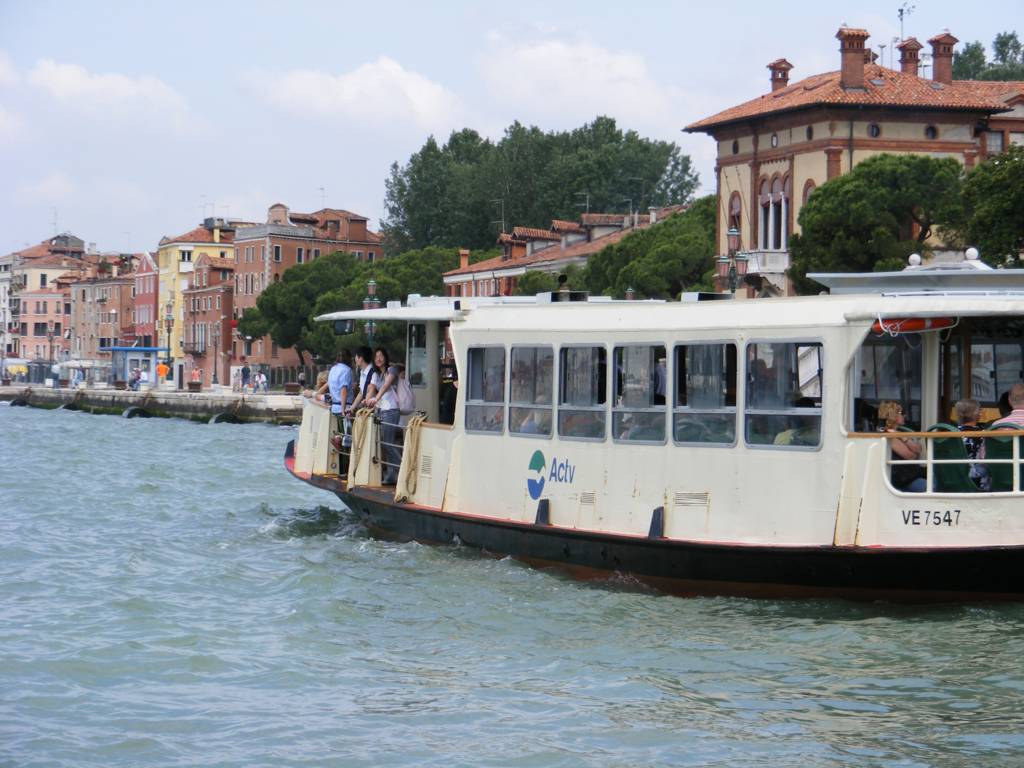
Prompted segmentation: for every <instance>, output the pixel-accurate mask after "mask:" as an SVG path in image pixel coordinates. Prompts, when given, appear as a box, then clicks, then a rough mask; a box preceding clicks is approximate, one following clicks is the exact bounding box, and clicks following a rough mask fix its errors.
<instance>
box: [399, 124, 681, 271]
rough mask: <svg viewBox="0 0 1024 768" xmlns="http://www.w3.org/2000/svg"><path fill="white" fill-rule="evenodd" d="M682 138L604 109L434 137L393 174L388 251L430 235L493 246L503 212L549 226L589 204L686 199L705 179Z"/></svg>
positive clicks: (436, 240)
mask: <svg viewBox="0 0 1024 768" xmlns="http://www.w3.org/2000/svg"><path fill="white" fill-rule="evenodd" d="M697 184H698V179H697V174H696V173H695V172H694V170H693V166H692V163H691V162H690V158H689V157H687V156H685V155H682V154H681V153H680V151H679V148H678V147H676V145H675V144H672V143H670V142H664V141H654V140H650V139H645V138H642V137H641V136H640V135H639V134H637V133H636V132H635V131H622V130H621V129H620V128H619V127H618V126H617V124H616V122H615V120H613V119H612V118H609V117H598V118H596V119H595V120H594V121H593V122H592V123H588V124H586V125H584V126H582V127H580V128H577V129H575V130H573V131H569V132H551V133H545V132H544V131H541V130H540V129H539V128H537V127H535V126H524V125H522V124H521V123H519V122H515V123H513V124H512V125H510V126H509V127H508V128H506V129H505V132H504V135H503V136H502V138H501V139H500V140H499V141H498V142H496V143H492V142H490V141H487V140H484V139H481V138H480V136H479V135H478V134H477V133H476V132H475V131H472V130H469V129H464V130H462V131H458V132H456V133H453V134H452V135H451V137H449V139H448V142H447V143H446V144H444V145H443V146H439V145H438V143H437V141H436V140H435V139H434V138H433V137H431V138H429V139H427V142H426V143H425V144H424V145H423V147H422V148H420V150H419V151H417V152H416V153H414V154H413V155H412V156H411V157H410V158H409V161H408V163H406V164H405V165H404V166H401V165H399V164H398V163H395V164H394V165H392V167H391V172H390V175H389V178H388V179H387V181H386V189H387V193H386V200H385V207H386V211H387V223H386V225H385V226H384V232H385V237H386V242H387V244H388V249H389V250H388V252H389V253H395V252H400V251H402V250H408V249H417V248H423V247H426V246H428V245H438V246H447V247H456V246H464V247H469V248H473V249H477V248H482V247H490V246H492V245H493V244H494V241H495V239H496V237H497V234H498V230H499V227H500V225H499V224H496V222H500V221H501V220H502V219H504V223H505V226H506V230H507V229H508V227H510V226H513V225H522V226H530V227H547V226H548V224H549V223H550V221H551V219H556V218H561V219H566V218H576V217H577V216H578V214H579V212H580V208H581V207H583V206H584V205H589V208H590V210H595V211H625V210H628V209H630V208H632V209H633V210H637V209H639V210H643V209H645V208H646V207H647V206H649V205H665V204H670V203H685V202H687V201H688V200H689V199H690V198H691V197H692V195H693V191H694V190H695V189H696V188H697Z"/></svg>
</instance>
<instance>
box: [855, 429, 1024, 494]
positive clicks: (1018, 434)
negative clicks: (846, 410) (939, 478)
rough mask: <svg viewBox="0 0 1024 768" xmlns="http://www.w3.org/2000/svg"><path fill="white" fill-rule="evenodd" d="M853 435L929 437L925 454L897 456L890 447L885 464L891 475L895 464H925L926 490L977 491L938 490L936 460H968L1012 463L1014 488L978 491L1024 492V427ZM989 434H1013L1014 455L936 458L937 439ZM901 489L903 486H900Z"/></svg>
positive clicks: (970, 462)
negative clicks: (1023, 442) (1023, 462)
mask: <svg viewBox="0 0 1024 768" xmlns="http://www.w3.org/2000/svg"><path fill="white" fill-rule="evenodd" d="M850 436H852V437H857V438H866V437H874V438H883V439H885V440H907V439H913V440H918V439H923V440H924V441H925V443H924V445H925V455H924V456H919V457H918V458H916V459H894V458H893V456H892V451H891V450H890V451H887V452H886V453H887V455H886V458H885V465H886V467H887V468H889V469H888V470H887V476H888V477H891V468H892V467H894V466H906V465H910V466H922V465H923V466H924V470H925V490H924V491H922V493H942V494H963V493H973V491H935V490H933V489H934V487H935V484H934V480H935V476H934V474H935V473H934V471H933V468H934V466H935V465H936V464H954V465H963V464H966V465H967V466H968V467H971V466H973V465H975V464H980V465H982V466H989V465H992V464H1009V465H1010V466H1011V472H1010V477H1011V481H1010V489H1009V490H1008V491H982V490H981V489H979V490H978V491H977V493H999V494H1015V495H1022V494H1024V491H1022V490H1020V489H1021V483H1020V480H1021V459H1022V456H1021V441H1020V440H1019V439H1016V438H1022V437H1024V429H981V430H976V431H970V432H959V431H957V432H945V431H943V432H874V433H867V432H859V433H850ZM968 437H969V438H972V439H976V438H986V437H999V438H1011V442H1010V447H1011V456H1010V458H1006V459H990V458H987V457H986V458H984V459H971V458H966V459H936V458H935V443H934V441H935V440H948V439H957V440H963V439H964V438H968ZM897 490H899V489H897Z"/></svg>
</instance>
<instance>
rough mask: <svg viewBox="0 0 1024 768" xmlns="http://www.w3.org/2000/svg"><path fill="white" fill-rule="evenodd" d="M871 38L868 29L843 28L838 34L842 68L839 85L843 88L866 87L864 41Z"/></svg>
mask: <svg viewBox="0 0 1024 768" xmlns="http://www.w3.org/2000/svg"><path fill="white" fill-rule="evenodd" d="M869 37H870V35H869V34H868V32H867V30H866V29H854V28H853V27H847V26H842V27H840V28H839V31H838V32H836V38H837V39H838V40H839V53H840V57H841V60H842V66H841V69H840V74H839V84H840V85H841V86H842V87H843V88H863V87H864V41H865V40H867V39H868V38H869Z"/></svg>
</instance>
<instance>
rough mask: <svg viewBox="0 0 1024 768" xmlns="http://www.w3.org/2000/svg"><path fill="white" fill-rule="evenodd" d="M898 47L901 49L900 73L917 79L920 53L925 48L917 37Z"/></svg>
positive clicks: (910, 38)
mask: <svg viewBox="0 0 1024 768" xmlns="http://www.w3.org/2000/svg"><path fill="white" fill-rule="evenodd" d="M896 47H897V48H899V49H900V72H902V73H903V74H905V75H913V76H914V77H917V67H918V64H919V63H920V58H919V56H918V52H919V51H920V50H921V49H922V48H924V46H923V45H921V44H920V43H919V42H918V41H917V38H916V37H908V38H907V39H906V40H904V41H903V42H902V43H900V44H899V45H897V46H896Z"/></svg>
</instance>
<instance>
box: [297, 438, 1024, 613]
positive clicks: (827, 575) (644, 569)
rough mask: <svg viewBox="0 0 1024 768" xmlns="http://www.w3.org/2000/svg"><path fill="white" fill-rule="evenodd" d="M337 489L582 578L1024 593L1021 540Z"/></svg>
mask: <svg viewBox="0 0 1024 768" xmlns="http://www.w3.org/2000/svg"><path fill="white" fill-rule="evenodd" d="M285 464H286V466H287V467H288V468H289V471H292V474H293V475H295V476H296V477H298V478H299V479H301V480H303V481H305V482H309V483H311V484H313V485H315V486H317V487H319V488H323V489H325V490H330V491H333V492H335V493H336V494H337V495H338V497H339V498H340V499H341V501H342V502H344V503H345V505H346V506H347V507H348V508H349V509H351V510H352V511H353V512H354V513H355V514H357V515H358V516H359V517H360V519H361V520H362V521H363V523H364V524H365V525H366V526H367V528H368V529H369V530H370V531H371V532H372V533H374V534H375V535H378V536H381V537H384V538H390V539H398V540H415V541H419V542H423V543H431V544H449V545H450V544H459V545H462V546H468V547H473V548H477V549H480V550H482V551H484V552H486V553H489V554H492V555H497V556H506V555H507V556H512V557H515V558H516V559H519V560H523V561H525V562H528V563H531V564H534V565H538V566H541V567H547V566H556V567H558V568H559V569H561V570H565V571H567V572H570V573H572V574H574V575H577V576H581V577H584V578H594V577H596V578H609V577H613V576H615V575H622V576H626V577H629V578H634V579H636V580H637V581H640V582H643V583H646V584H649V585H651V586H654V587H655V588H657V589H660V590H663V591H666V592H671V593H674V594H729V595H747V596H770V597H801V596H803V597H813V596H827V597H845V598H851V599H888V600H898V601H913V602H925V601H928V602H931V601H962V600H1020V599H1024V547H973V548H932V549H927V548H914V549H910V548H884V547H835V546H800V547H780V546H769V545H749V544H731V543H725V544H709V543H704V542H691V541H679V540H674V539H665V538H649V537H641V536H622V535H616V534H611V533H604V532H595V531H584V530H578V529H571V528H561V527H557V526H552V525H545V524H528V523H520V522H513V521H508V520H500V519H495V518H488V517H482V516H476V515H468V514H460V513H452V512H442V511H439V510H436V509H431V508H426V507H419V506H416V505H413V504H402V503H396V502H395V501H394V498H393V495H394V494H393V492H392V491H391V490H390V489H387V490H379V489H374V488H361V487H360V488H352V489H347V488H345V487H344V484H343V483H342V482H341V481H340V480H337V479H332V478H325V477H315V478H311V477H304V476H302V475H298V474H296V473H295V472H294V471H293V470H292V468H291V466H289V458H288V454H286V458H285Z"/></svg>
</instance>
